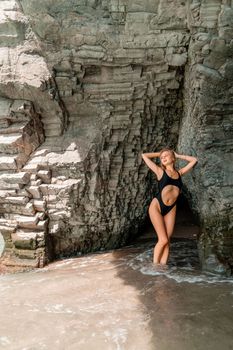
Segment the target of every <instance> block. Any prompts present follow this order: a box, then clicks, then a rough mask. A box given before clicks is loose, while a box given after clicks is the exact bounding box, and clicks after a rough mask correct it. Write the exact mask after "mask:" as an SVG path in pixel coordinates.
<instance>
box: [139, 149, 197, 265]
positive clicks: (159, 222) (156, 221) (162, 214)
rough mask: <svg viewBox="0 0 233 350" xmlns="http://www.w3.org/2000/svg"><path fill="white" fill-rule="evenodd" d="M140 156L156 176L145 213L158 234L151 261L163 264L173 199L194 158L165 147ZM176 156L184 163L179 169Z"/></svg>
mask: <svg viewBox="0 0 233 350" xmlns="http://www.w3.org/2000/svg"><path fill="white" fill-rule="evenodd" d="M155 157H159V158H160V162H161V166H159V165H156V164H155V163H154V162H153V161H152V160H150V158H155ZM142 158H143V160H144V161H145V163H146V164H147V165H148V167H149V168H150V169H151V170H152V171H153V172H154V173H155V175H156V177H157V180H158V185H159V193H158V194H157V196H156V197H155V198H154V199H153V200H152V202H151V204H150V206H149V216H150V219H151V222H152V224H153V226H154V228H155V231H156V232H157V235H158V242H157V244H156V245H155V247H154V258H153V262H154V263H155V264H163V265H164V264H166V263H167V260H168V255H169V245H170V237H171V235H172V233H173V229H174V225H175V218H176V202H177V199H178V197H179V194H180V190H181V187H182V180H181V176H183V175H184V174H186V173H187V172H188V171H190V170H191V169H192V168H193V167H194V165H195V164H196V163H197V158H196V157H192V156H185V155H179V154H177V153H175V152H174V151H173V150H171V149H169V148H164V149H162V150H161V151H160V152H155V153H143V154H142ZM176 158H177V159H182V160H185V161H187V162H188V164H187V165H186V166H185V167H183V168H181V169H180V170H176V168H175V161H176Z"/></svg>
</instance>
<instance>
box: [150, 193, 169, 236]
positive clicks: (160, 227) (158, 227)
mask: <svg viewBox="0 0 233 350" xmlns="http://www.w3.org/2000/svg"><path fill="white" fill-rule="evenodd" d="M149 216H150V219H151V222H152V224H153V226H154V229H155V231H156V233H157V235H158V239H159V240H160V241H163V242H167V241H168V235H167V231H166V226H165V222H164V217H163V216H162V215H161V213H160V211H159V202H158V200H157V199H156V198H154V199H153V200H152V202H151V204H150V206H149Z"/></svg>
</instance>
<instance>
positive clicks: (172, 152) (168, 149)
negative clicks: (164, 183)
mask: <svg viewBox="0 0 233 350" xmlns="http://www.w3.org/2000/svg"><path fill="white" fill-rule="evenodd" d="M165 151H168V152H170V153H171V154H172V155H173V158H174V169H176V167H175V162H176V156H175V152H174V151H173V150H172V149H171V148H163V149H161V151H160V152H159V159H160V157H161V155H162V153H163V152H165ZM160 163H161V164H160V166H161V168H162V169H163V170H165V169H166V167H165V166H164V165H163V164H162V162H161V159H160Z"/></svg>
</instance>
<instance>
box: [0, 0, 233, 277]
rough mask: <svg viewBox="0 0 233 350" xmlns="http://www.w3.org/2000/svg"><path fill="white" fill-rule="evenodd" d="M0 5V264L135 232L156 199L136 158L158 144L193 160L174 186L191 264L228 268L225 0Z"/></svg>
mask: <svg viewBox="0 0 233 350" xmlns="http://www.w3.org/2000/svg"><path fill="white" fill-rule="evenodd" d="M0 7H1V10H2V15H1V22H0V28H1V31H0V51H1V56H0V57H1V65H0V96H1V99H0V105H1V123H2V126H1V131H0V135H2V136H0V137H1V138H2V140H1V147H0V149H1V153H2V158H3V162H1V163H2V164H6V165H4V166H3V167H1V173H2V175H1V176H2V177H3V179H2V180H1V181H4V183H5V184H6V183H8V182H9V184H8V185H4V186H5V187H4V188H3V189H2V191H3V192H4V191H5V192H4V193H2V194H1V201H2V202H3V207H2V208H3V209H1V234H2V235H3V237H4V240H5V251H4V255H3V259H4V261H5V263H8V264H10V263H13V264H16V263H19V262H17V261H16V257H18V258H19V261H21V262H22V263H24V264H27V263H28V261H32V262H33V264H34V265H36V266H39V265H43V264H44V263H46V260H49V259H52V258H53V257H54V256H61V255H69V254H79V253H83V252H88V251H91V250H97V249H106V248H114V247H117V246H120V245H122V244H124V243H125V242H126V241H127V239H128V237H129V236H132V235H137V234H138V233H139V231H140V227H141V225H143V222H144V221H145V218H146V215H147V209H148V204H149V202H150V200H151V199H152V196H153V194H154V191H155V190H156V181H155V178H154V176H153V174H151V172H150V171H149V172H148V169H147V168H146V166H145V164H144V163H143V161H142V159H141V153H142V152H146V151H150V150H158V149H160V148H161V147H163V146H164V145H169V146H171V147H174V148H176V149H177V150H178V151H180V152H186V153H188V154H195V155H197V157H198V159H199V163H198V166H197V167H196V168H195V169H194V171H193V172H192V173H191V174H190V175H187V177H186V178H185V179H184V182H185V183H186V184H187V191H186V195H187V197H188V198H189V202H190V206H191V207H192V209H193V211H194V212H195V213H196V215H197V217H198V218H199V220H200V225H201V235H200V237H199V248H200V249H199V250H200V258H201V260H202V262H203V268H206V269H211V270H215V271H216V270H218V271H220V270H221V271H223V272H226V271H230V267H229V266H232V265H233V261H232V245H233V238H232V232H231V231H230V230H231V218H230V215H232V214H231V213H232V212H231V202H230V194H231V182H230V181H231V180H230V162H229V159H230V157H232V154H231V147H232V127H231V123H230V122H231V116H232V108H231V105H232V88H231V84H232V80H233V76H232V58H231V57H232V50H233V49H232V48H233V45H232V26H233V23H232V11H233V9H232V3H231V1H220V0H210V1H208V2H206V1H189V2H185V1H181V0H176V1H169V0H166V1H164V0H163V1H159V0H157V1H154V0H153V1H146V2H141V1H136V2H135V1H130V0H128V1H127V0H125V1H115V0H111V1H104V0H102V1H93V0H85V1H71V2H67V1H64V0H59V1H54V0H48V1H46V2H45V1H44V0H37V1H35V0H30V1H29V0H21V1H13V0H11V1H10V0H9V1H7V0H4V1H2V2H1V4H0ZM14 115H20V116H23V117H22V120H21V119H19V120H15V119H14ZM25 116H26V117H27V118H26V119H27V122H26V119H25ZM20 118H21V117H20ZM15 123H16V124H20V123H24V126H21V129H20V130H21V131H19V129H17V128H18V126H17V125H15ZM15 126H16V128H15ZM42 131H43V132H42ZM22 132H23V135H24V136H23V137H22V136H21V135H22ZM6 134H7V135H8V136H7V138H6V136H4V135H6ZM42 134H43V136H42ZM6 139H7V140H6ZM21 139H23V142H24V143H22V141H21ZM32 140H33V142H32ZM6 143H7V146H6ZM30 145H31V146H30ZM36 147H37V148H36ZM177 147H178V148H177ZM9 152H10V153H9ZM10 154H12V155H10ZM4 161H5V163H4ZM9 164H10V165H9ZM16 174H17V175H16ZM17 176H18V177H20V176H21V177H22V178H23V179H24V180H22V181H24V182H21V186H20V187H19V188H18V187H17V188H15V187H14V188H13V190H14V191H15V192H14V193H10V192H9V191H11V190H12V189H11V187H10V184H14V186H15V185H16V182H17V181H16V177H17ZM6 177H7V181H8V182H7V181H6ZM21 191H23V194H22V193H21ZM12 197H13V198H14V199H13V201H14V202H12V199H9V198H12ZM15 198H20V199H15ZM15 201H16V202H15ZM20 201H21V202H20ZM26 205H27V206H29V205H30V207H31V211H27V213H25V208H26ZM4 208H9V209H4ZM18 208H21V209H18ZM8 210H9V211H10V213H9V211H8ZM18 215H19V216H20V218H18ZM38 226H40V229H39V228H38ZM25 258H27V260H24V259H25ZM227 264H228V265H227Z"/></svg>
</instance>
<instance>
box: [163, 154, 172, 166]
mask: <svg viewBox="0 0 233 350" xmlns="http://www.w3.org/2000/svg"><path fill="white" fill-rule="evenodd" d="M160 161H161V163H162V165H164V166H167V165H168V164H173V163H174V156H173V154H172V152H169V151H164V152H163V153H162V154H161V156H160Z"/></svg>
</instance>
